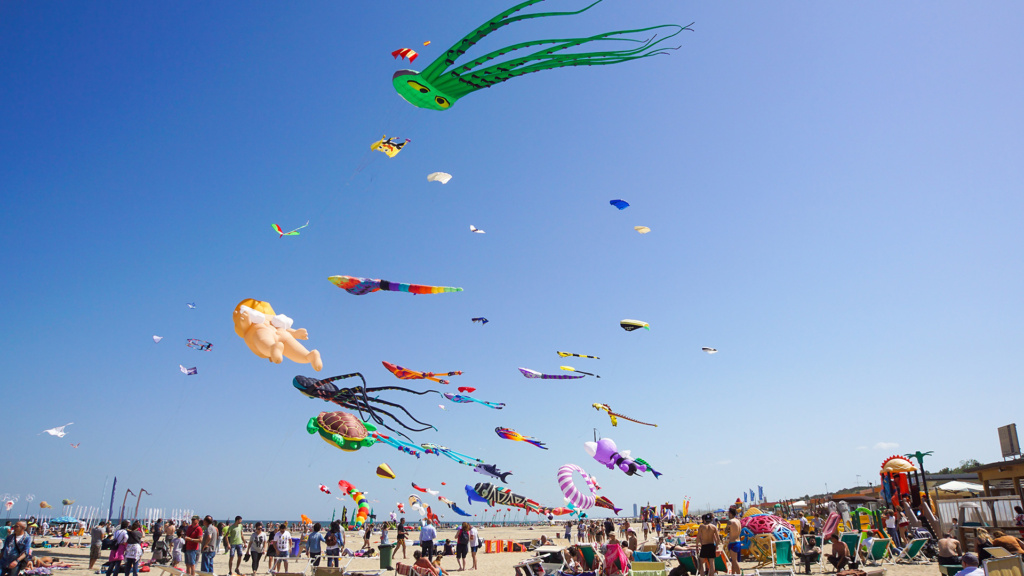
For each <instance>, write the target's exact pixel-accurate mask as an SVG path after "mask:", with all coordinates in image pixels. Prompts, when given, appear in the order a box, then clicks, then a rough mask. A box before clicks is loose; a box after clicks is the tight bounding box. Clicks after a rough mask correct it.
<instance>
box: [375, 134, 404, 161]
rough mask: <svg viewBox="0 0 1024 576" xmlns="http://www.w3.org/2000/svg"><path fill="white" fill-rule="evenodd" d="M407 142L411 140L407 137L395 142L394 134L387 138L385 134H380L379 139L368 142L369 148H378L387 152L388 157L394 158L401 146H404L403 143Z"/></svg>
mask: <svg viewBox="0 0 1024 576" xmlns="http://www.w3.org/2000/svg"><path fill="white" fill-rule="evenodd" d="M409 142H411V140H409V139H408V138H406V139H405V142H397V141H395V138H394V136H392V137H391V138H388V137H387V135H384V136H381V139H380V140H377V141H376V142H374V143H373V144H370V150H380V151H381V152H383V153H385V154H387V155H388V158H394V157H395V156H398V153H399V152H401V151H402V148H405V145H406V144H408V143H409Z"/></svg>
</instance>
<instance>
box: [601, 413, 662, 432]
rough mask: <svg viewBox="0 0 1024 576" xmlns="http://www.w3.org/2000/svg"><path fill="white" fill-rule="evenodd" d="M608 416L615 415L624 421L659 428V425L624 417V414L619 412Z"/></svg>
mask: <svg viewBox="0 0 1024 576" xmlns="http://www.w3.org/2000/svg"><path fill="white" fill-rule="evenodd" d="M608 414H614V415H615V416H618V417H619V418H622V419H623V420H629V421H630V422H636V423H637V424H643V425H644V426H653V427H655V428H657V427H658V425H657V424H650V423H648V422H641V421H639V420H636V419H633V418H630V417H629V416H623V415H622V414H619V413H618V412H615V413H613V412H609V413H608Z"/></svg>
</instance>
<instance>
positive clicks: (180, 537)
mask: <svg viewBox="0 0 1024 576" xmlns="http://www.w3.org/2000/svg"><path fill="white" fill-rule="evenodd" d="M184 548H185V529H184V528H178V532H177V533H176V534H175V535H174V540H172V541H171V568H178V564H180V563H181V561H182V554H181V551H182V550H183V549H184Z"/></svg>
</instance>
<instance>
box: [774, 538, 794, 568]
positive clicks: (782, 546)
mask: <svg viewBox="0 0 1024 576" xmlns="http://www.w3.org/2000/svg"><path fill="white" fill-rule="evenodd" d="M772 565H773V566H792V565H793V542H791V541H789V540H772Z"/></svg>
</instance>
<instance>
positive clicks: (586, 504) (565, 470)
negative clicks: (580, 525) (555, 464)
mask: <svg viewBox="0 0 1024 576" xmlns="http://www.w3.org/2000/svg"><path fill="white" fill-rule="evenodd" d="M573 472H578V473H579V474H580V476H583V481H584V482H586V483H587V488H588V489H589V491H590V494H583V493H582V492H580V490H579V488H576V485H575V484H574V483H573V481H572V473H573ZM558 487H559V488H561V489H562V495H564V496H565V498H566V500H568V501H569V503H570V504H572V505H573V506H575V507H577V508H580V509H583V510H586V509H587V508H593V507H594V500H595V496H594V494H595V493H596V492H597V491H598V490H600V489H601V487H600V486H598V485H597V480H596V479H595V478H594V477H592V476H591V475H589V474H587V471H586V470H584V469H583V468H580V467H579V466H577V465H575V464H566V465H564V466H562V467H561V468H559V469H558Z"/></svg>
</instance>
